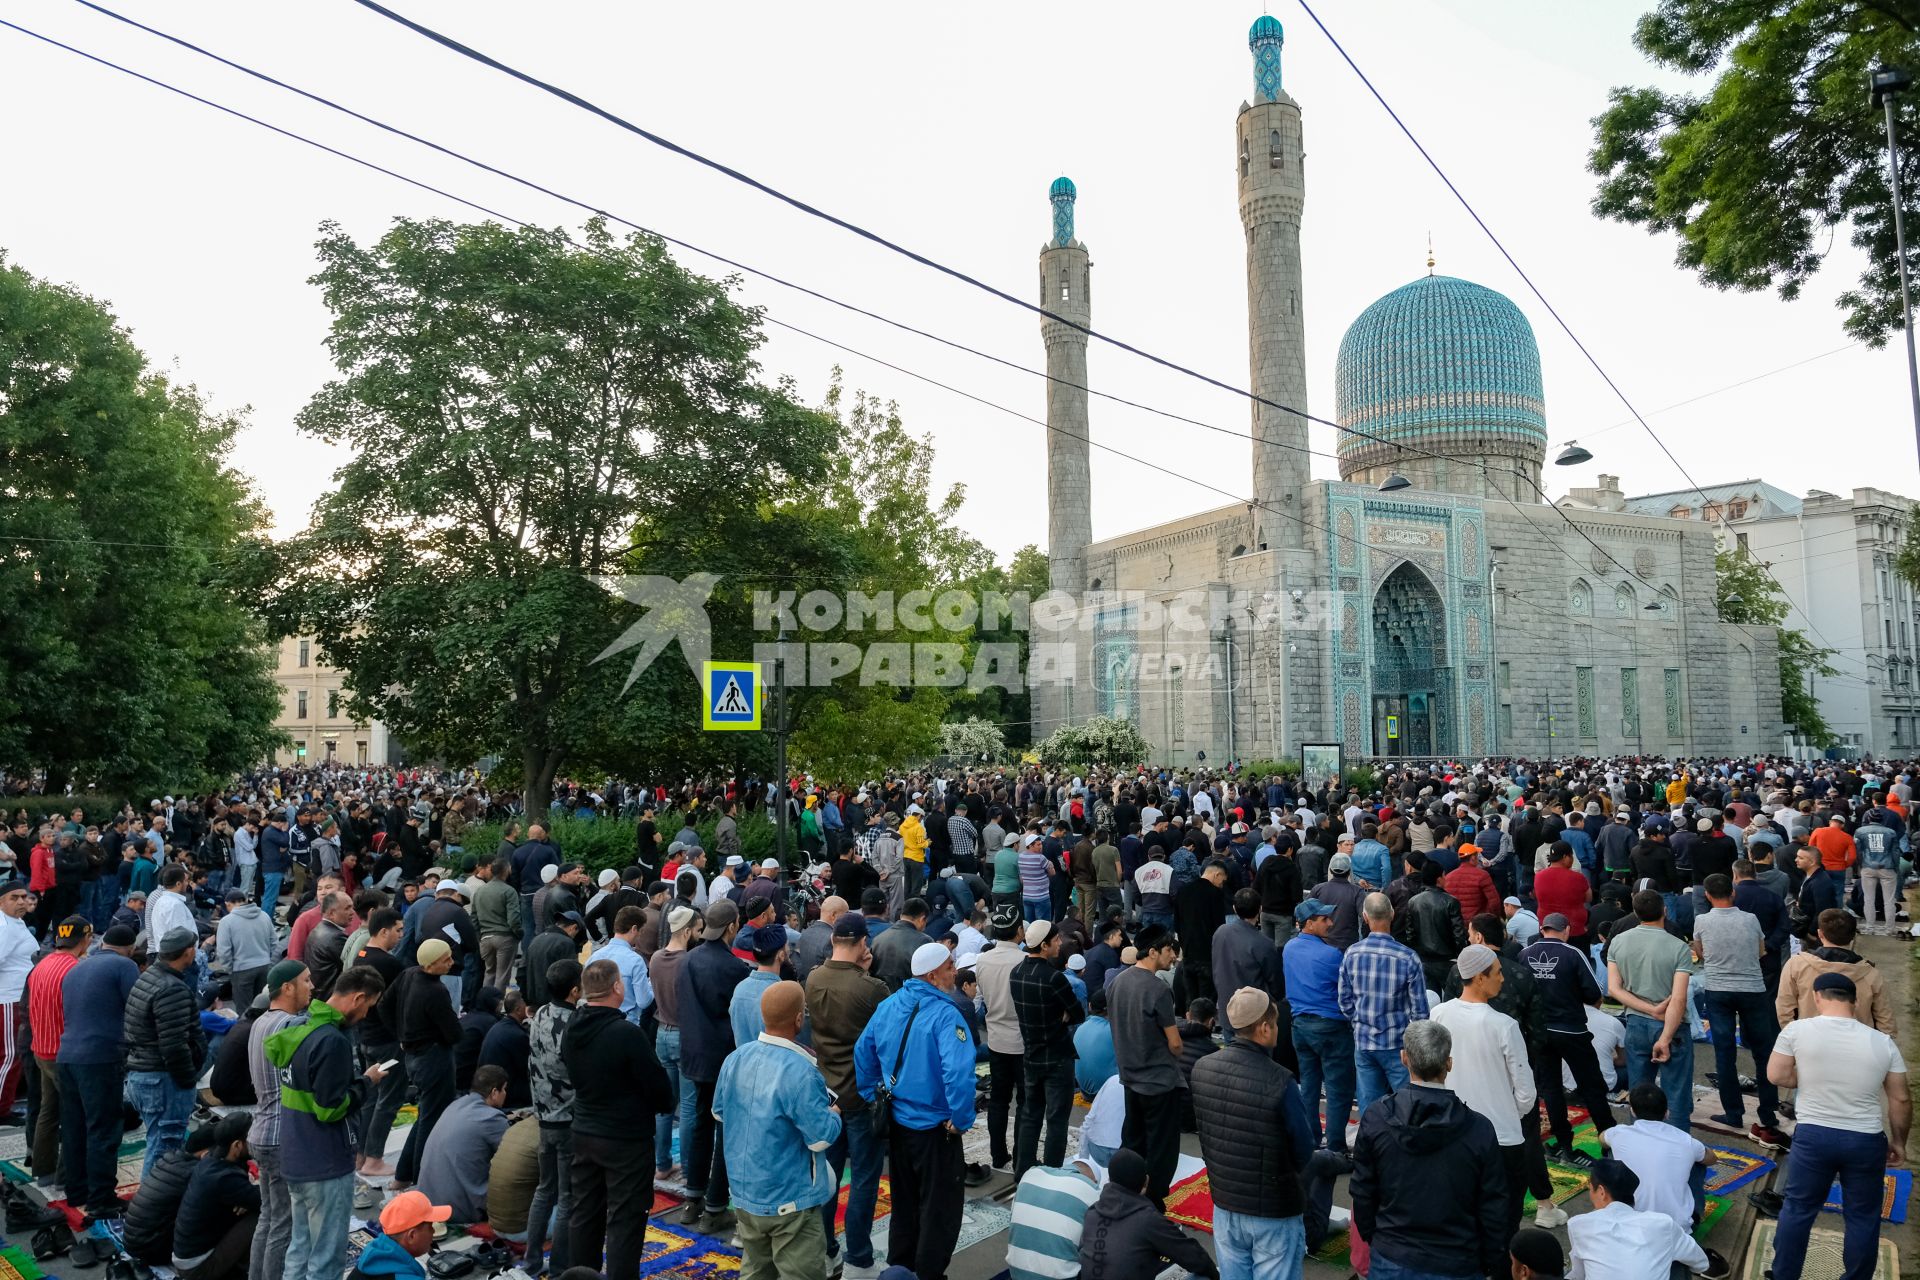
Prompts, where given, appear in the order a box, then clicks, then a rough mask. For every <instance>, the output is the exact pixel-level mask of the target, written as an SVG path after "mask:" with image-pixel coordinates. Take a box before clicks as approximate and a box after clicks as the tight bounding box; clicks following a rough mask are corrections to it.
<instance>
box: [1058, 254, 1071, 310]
mask: <svg viewBox="0 0 1920 1280" xmlns="http://www.w3.org/2000/svg"><path fill="white" fill-rule="evenodd" d="M1072 297H1073V274H1072V268H1070V267H1068V266H1067V265H1066V264H1065V263H1062V264H1061V265H1060V301H1062V302H1067V301H1069V300H1071V299H1072Z"/></svg>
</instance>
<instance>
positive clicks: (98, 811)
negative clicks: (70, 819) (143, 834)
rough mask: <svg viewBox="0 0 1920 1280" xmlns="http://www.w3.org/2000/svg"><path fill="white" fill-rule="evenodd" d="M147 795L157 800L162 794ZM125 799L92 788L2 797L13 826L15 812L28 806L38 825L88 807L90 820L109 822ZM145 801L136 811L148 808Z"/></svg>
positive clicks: (0, 804)
mask: <svg viewBox="0 0 1920 1280" xmlns="http://www.w3.org/2000/svg"><path fill="white" fill-rule="evenodd" d="M147 798H148V799H149V800H157V799H159V798H160V797H158V796H149V797H147ZM125 803H126V801H125V800H124V799H123V798H122V797H120V796H109V795H102V794H100V793H98V792H90V791H77V792H75V793H74V794H73V795H70V796H38V795H36V796H7V797H5V798H4V799H0V807H3V808H4V810H5V812H6V815H7V823H8V825H9V826H11V825H12V823H13V819H14V816H15V815H16V814H18V813H19V812H20V810H22V809H25V810H26V811H27V821H28V822H29V823H30V824H31V825H32V826H34V827H38V826H39V825H40V824H41V823H42V822H45V821H47V820H48V819H55V818H57V819H59V820H61V821H63V822H64V821H65V820H66V817H67V815H68V814H70V813H72V812H73V811H74V810H75V809H83V810H85V811H86V815H87V821H88V822H90V823H92V824H94V825H96V826H105V825H106V824H107V823H110V822H112V821H113V818H114V815H115V814H117V813H119V812H120V809H121V807H122V806H123V805H124V804H125ZM143 805H144V802H143V804H141V805H135V806H134V809H135V811H136V812H138V813H145V812H146V809H145V808H144V807H143Z"/></svg>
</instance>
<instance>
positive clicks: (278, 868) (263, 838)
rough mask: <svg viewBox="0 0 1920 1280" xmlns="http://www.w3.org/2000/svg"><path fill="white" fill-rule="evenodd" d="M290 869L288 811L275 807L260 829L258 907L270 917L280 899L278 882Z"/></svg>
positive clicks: (290, 838)
mask: <svg viewBox="0 0 1920 1280" xmlns="http://www.w3.org/2000/svg"><path fill="white" fill-rule="evenodd" d="M291 870H293V840H292V837H291V836H289V835H288V834H287V815H286V813H285V812H284V811H275V812H274V813H272V814H270V815H268V818H267V829H266V830H265V831H262V832H261V833H260V909H261V910H262V911H264V912H266V913H267V919H269V920H271V919H273V909H274V907H275V906H276V905H278V903H279V901H280V882H281V881H283V880H285V879H286V878H287V872H289V871H291Z"/></svg>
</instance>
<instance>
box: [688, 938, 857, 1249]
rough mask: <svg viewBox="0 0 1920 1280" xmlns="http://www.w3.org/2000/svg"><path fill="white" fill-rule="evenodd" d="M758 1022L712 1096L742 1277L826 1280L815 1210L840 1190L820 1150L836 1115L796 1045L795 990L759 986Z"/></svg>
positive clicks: (798, 1009) (835, 1126) (802, 1001)
mask: <svg viewBox="0 0 1920 1280" xmlns="http://www.w3.org/2000/svg"><path fill="white" fill-rule="evenodd" d="M775 927H776V928H778V926H775ZM758 1013H759V1020H760V1022H761V1023H762V1024H763V1026H764V1029H763V1030H762V1031H761V1032H760V1033H759V1036H758V1038H757V1039H754V1040H752V1041H750V1042H748V1043H746V1044H743V1045H741V1046H740V1047H739V1048H737V1049H735V1050H734V1051H733V1052H732V1053H731V1054H729V1055H727V1060H726V1062H725V1063H724V1064H723V1065H722V1066H721V1068H720V1079H719V1081H718V1083H717V1084H716V1085H715V1086H714V1094H713V1111H714V1114H715V1115H717V1116H719V1117H720V1119H721V1121H722V1129H723V1131H724V1133H725V1135H726V1145H727V1167H728V1168H729V1169H731V1170H733V1175H732V1183H733V1188H732V1189H733V1203H734V1208H735V1210H736V1212H737V1214H738V1216H739V1220H740V1252H741V1271H742V1273H743V1274H746V1275H766V1274H778V1275H780V1276H782V1277H785V1278H786V1280H827V1241H826V1225H825V1223H823V1222H822V1221H821V1218H820V1214H819V1213H818V1212H816V1210H818V1209H819V1207H820V1206H821V1205H823V1204H825V1203H826V1202H827V1199H828V1198H829V1197H830V1196H832V1195H834V1193H835V1192H837V1191H838V1190H839V1185H838V1180H837V1179H836V1178H835V1177H834V1176H833V1165H832V1163H831V1162H830V1161H829V1160H828V1159H827V1149H828V1148H829V1147H831V1146H832V1145H833V1140H834V1139H835V1138H837V1137H839V1136H840V1109H839V1108H838V1107H836V1106H834V1105H833V1097H832V1095H831V1094H829V1093H828V1092H827V1082H826V1079H825V1078H824V1077H822V1076H821V1074H820V1068H819V1066H818V1065H817V1064H816V1063H815V1062H814V1059H813V1054H812V1053H811V1052H809V1051H808V1050H807V1049H805V1048H803V1047H802V1046H801V1045H800V1042H799V1041H800V1028H801V1026H802V1025H803V1024H804V1023H805V1022H806V1019H807V998H806V992H805V991H804V990H802V989H801V986H800V984H799V983H797V982H775V983H773V984H771V985H769V986H767V987H765V988H764V989H763V990H762V992H761V995H760V1008H759V1010H758Z"/></svg>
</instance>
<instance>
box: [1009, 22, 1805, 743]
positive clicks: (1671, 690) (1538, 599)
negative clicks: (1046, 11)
mask: <svg viewBox="0 0 1920 1280" xmlns="http://www.w3.org/2000/svg"><path fill="white" fill-rule="evenodd" d="M1284 39H1285V35H1284V33H1283V31H1282V29H1281V26H1280V23H1279V22H1278V21H1276V20H1275V19H1273V18H1271V17H1262V18H1260V19H1259V21H1257V22H1255V23H1254V24H1253V29H1252V31H1251V33H1250V35H1249V45H1250V47H1251V49H1252V53H1253V82H1254V83H1253V88H1254V92H1253V100H1252V101H1251V102H1243V103H1241V104H1240V108H1239V112H1238V115H1237V117H1236V122H1235V130H1234V152H1233V156H1234V167H1235V177H1236V181H1237V184H1238V192H1239V202H1240V221H1241V224H1242V226H1243V227H1244V229H1245V232H1246V243H1247V314H1248V333H1247V353H1248V360H1249V365H1250V378H1251V381H1250V383H1249V385H1250V387H1251V388H1252V390H1253V393H1254V397H1253V401H1252V404H1253V408H1252V422H1251V430H1250V432H1249V438H1250V441H1251V444H1252V449H1253V458H1252V463H1253V465H1252V468H1251V470H1252V475H1253V493H1252V495H1251V498H1250V499H1249V500H1247V501H1244V502H1235V503H1231V504H1229V505H1227V506H1223V507H1219V508H1216V509H1214V510H1211V511H1202V512H1198V513H1196V514H1194V515H1191V516H1186V517H1183V518H1180V519H1176V520H1172V521H1169V522H1168V523H1165V524H1161V525H1157V526H1155V527H1153V528H1149V529H1141V530H1138V531H1136V532H1133V533H1127V534H1122V535H1120V536H1118V537H1113V538H1108V539H1105V540H1103V541H1099V542H1095V541H1094V540H1093V536H1092V522H1091V517H1090V514H1089V510H1088V508H1089V499H1090V492H1091V488H1090V485H1091V478H1090V471H1089V467H1088V456H1089V449H1090V443H1089V442H1090V441H1091V440H1096V439H1098V435H1097V431H1098V428H1097V427H1095V426H1093V424H1092V423H1091V422H1090V417H1089V405H1088V394H1087V390H1086V387H1087V341H1088V335H1087V332H1086V330H1087V328H1089V327H1091V326H1092V324H1093V313H1092V309H1091V306H1090V298H1089V292H1088V284H1089V273H1090V270H1091V265H1092V264H1091V262H1090V260H1089V257H1088V249H1087V246H1086V245H1085V244H1083V243H1081V242H1080V241H1079V240H1077V239H1076V238H1075V236H1074V204H1075V200H1076V192H1075V189H1074V185H1073V183H1072V182H1071V181H1069V180H1068V179H1066V178H1061V179H1060V180H1058V181H1057V182H1055V183H1054V184H1053V187H1052V190H1051V192H1050V201H1051V204H1052V212H1053V217H1052V235H1051V237H1050V238H1049V239H1048V241H1047V243H1046V245H1045V246H1044V247H1043V248H1042V249H1041V251H1040V301H1041V306H1042V307H1043V308H1044V309H1045V310H1046V311H1047V312H1049V313H1050V314H1049V315H1048V316H1046V317H1045V318H1043V320H1042V323H1041V334H1042V337H1043V339H1044V342H1045V346H1046V352H1047V370H1048V374H1049V379H1050V380H1049V382H1048V396H1047V424H1048V428H1049V430H1048V433H1047V439H1048V445H1047V449H1048V454H1047V500H1048V559H1049V571H1050V576H1051V581H1052V586H1053V588H1054V589H1055V590H1056V591H1060V592H1065V593H1067V594H1069V595H1071V596H1073V597H1075V598H1076V599H1079V600H1083V601H1085V602H1086V604H1085V608H1084V613H1083V618H1084V621H1083V623H1082V629H1081V631H1080V632H1079V634H1078V635H1077V636H1075V637H1073V638H1072V640H1073V644H1072V651H1071V653H1070V655H1067V656H1065V657H1063V658H1061V659H1060V666H1059V669H1058V675H1059V678H1057V679H1055V680H1054V681H1052V682H1047V681H1045V680H1044V679H1043V680H1039V681H1037V682H1036V687H1035V688H1034V692H1033V706H1034V712H1033V719H1034V723H1033V729H1034V733H1035V735H1036V739H1037V738H1039V737H1043V736H1045V735H1046V734H1048V733H1050V732H1052V731H1053V730H1054V729H1055V728H1058V727H1059V726H1061V725H1063V724H1073V723H1079V722H1082V721H1085V720H1087V719H1088V718H1090V717H1093V716H1096V715H1106V716H1118V717H1122V718H1125V719H1128V720H1131V721H1133V722H1134V723H1135V724H1136V725H1138V727H1139V728H1140V729H1141V731H1142V732H1143V733H1144V734H1145V735H1146V737H1147V739H1148V741H1149V742H1150V743H1151V744H1152V745H1153V748H1154V751H1153V756H1152V758H1153V759H1155V760H1158V761H1166V762H1170V763H1174V764H1189V763H1195V762H1198V761H1201V760H1204V761H1205V762H1207V763H1210V764H1224V763H1225V762H1227V761H1229V760H1255V759H1287V758H1292V759H1296V760H1297V759H1300V758H1301V748H1302V747H1303V746H1319V747H1324V746H1326V745H1330V744H1337V745H1339V746H1340V747H1341V748H1342V749H1343V752H1344V756H1345V758H1346V759H1347V760H1348V761H1349V762H1351V761H1353V760H1356V759H1358V758H1362V757H1370V756H1407V757H1429V756H1448V757H1466V758H1479V757H1483V756H1489V755H1508V754H1512V755H1526V756H1531V757H1549V756H1551V757H1566V756H1575V755H1583V756H1593V755H1601V756H1613V755H1700V754H1708V755H1720V754H1725V753H1736V752H1738V753H1751V752H1755V751H1772V750H1780V749H1782V746H1783V743H1784V727H1783V725H1782V723H1781V714H1780V694H1779V678H1778V671H1779V649H1778V636H1777V633H1776V632H1775V631H1774V629H1772V628H1770V627H1746V626H1737V625H1734V624H1731V623H1726V622H1722V621H1721V620H1720V619H1719V616H1718V613H1717V610H1716V606H1715V598H1714V537H1713V529H1712V527H1711V526H1710V525H1708V524H1706V523H1704V522H1701V521H1689V520H1681V519H1671V518H1667V517H1663V516H1648V515H1641V514H1636V513H1632V512H1625V511H1612V512H1609V511H1599V510H1572V509H1569V510H1564V511H1556V510H1555V509H1554V508H1553V507H1551V506H1549V505H1548V503H1547V499H1546V496H1545V494H1544V492H1543V491H1542V488H1541V484H1542V470H1543V466H1544V463H1545V461H1546V453H1547V442H1548V434H1547V408H1546V394H1545V389H1544V387H1543V386H1542V383H1541V377H1540V351H1539V347H1538V345H1537V344H1536V343H1535V341H1534V335H1533V329H1532V327H1531V326H1530V325H1529V324H1528V323H1527V318H1526V316H1525V314H1523V313H1522V311H1521V310H1520V308H1519V307H1518V306H1516V305H1515V304H1514V303H1513V301H1512V300H1511V299H1509V298H1506V297H1505V296H1503V295H1501V294H1499V293H1497V292H1495V291H1494V290H1492V289H1489V288H1486V287H1485V286H1483V285H1478V284H1474V283H1473V282H1471V281H1467V280H1458V279H1454V278H1452V277H1449V276H1444V275H1434V274H1431V263H1430V264H1429V274H1428V275H1425V276H1422V277H1421V278H1419V279H1416V280H1414V281H1412V282H1411V283H1409V284H1406V285H1404V286H1402V287H1400V288H1398V289H1396V290H1394V291H1393V292H1392V293H1389V294H1387V295H1386V296H1385V297H1383V298H1381V299H1379V300H1378V301H1377V302H1375V303H1373V304H1372V305H1371V306H1369V307H1368V308H1367V309H1366V310H1365V311H1363V312H1361V314H1360V316H1359V317H1358V318H1357V319H1355V320H1354V321H1353V323H1352V324H1351V325H1350V326H1349V327H1348V328H1347V331H1346V335H1345V337H1344V338H1342V340H1341V342H1340V351H1339V361H1338V364H1337V366H1336V368H1335V379H1334V385H1335V401H1336V403H1335V411H1334V417H1335V419H1336V421H1337V422H1338V423H1339V425H1340V428H1341V430H1340V433H1339V443H1338V459H1339V463H1338V465H1339V473H1340V478H1339V480H1338V481H1331V480H1315V479H1313V478H1312V477H1311V476H1310V474H1309V471H1308V458H1309V454H1308V452H1307V443H1308V441H1307V421H1306V419H1305V418H1303V417H1302V416H1301V414H1302V413H1306V412H1311V409H1310V407H1309V406H1308V404H1307V374H1306V342H1305V333H1306V326H1307V319H1306V317H1307V306H1306V301H1307V300H1306V298H1305V297H1304V295H1303V292H1302V279H1301V269H1300V232H1301V219H1302V214H1303V212H1304V210H1305V206H1306V196H1307V182H1306V173H1305V164H1304V161H1305V148H1304V134H1303V131H1302V118H1301V109H1300V104H1299V103H1298V102H1296V101H1295V100H1294V99H1293V98H1291V97H1289V96H1288V95H1287V93H1286V91H1285V89H1284V88H1283V87H1282V84H1281V49H1282V45H1283V43H1284ZM1196 592H1197V593H1202V594H1203V595H1204V596H1205V597H1206V598H1207V599H1208V600H1209V601H1210V602H1211V603H1210V605H1209V607H1208V609H1207V613H1206V617H1205V621H1204V622H1203V623H1202V624H1201V625H1199V626H1198V627H1195V626H1192V625H1189V626H1187V627H1185V628H1180V629H1176V628H1175V627H1174V626H1173V625H1172V624H1171V622H1170V621H1169V619H1170V617H1171V611H1170V608H1169V606H1172V605H1174V604H1175V603H1176V601H1177V600H1179V599H1181V598H1183V597H1184V598H1187V599H1191V598H1192V596H1191V594H1190V593H1196ZM1188 616H1189V617H1191V614H1189V615H1188ZM1203 753H1204V754H1203Z"/></svg>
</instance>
